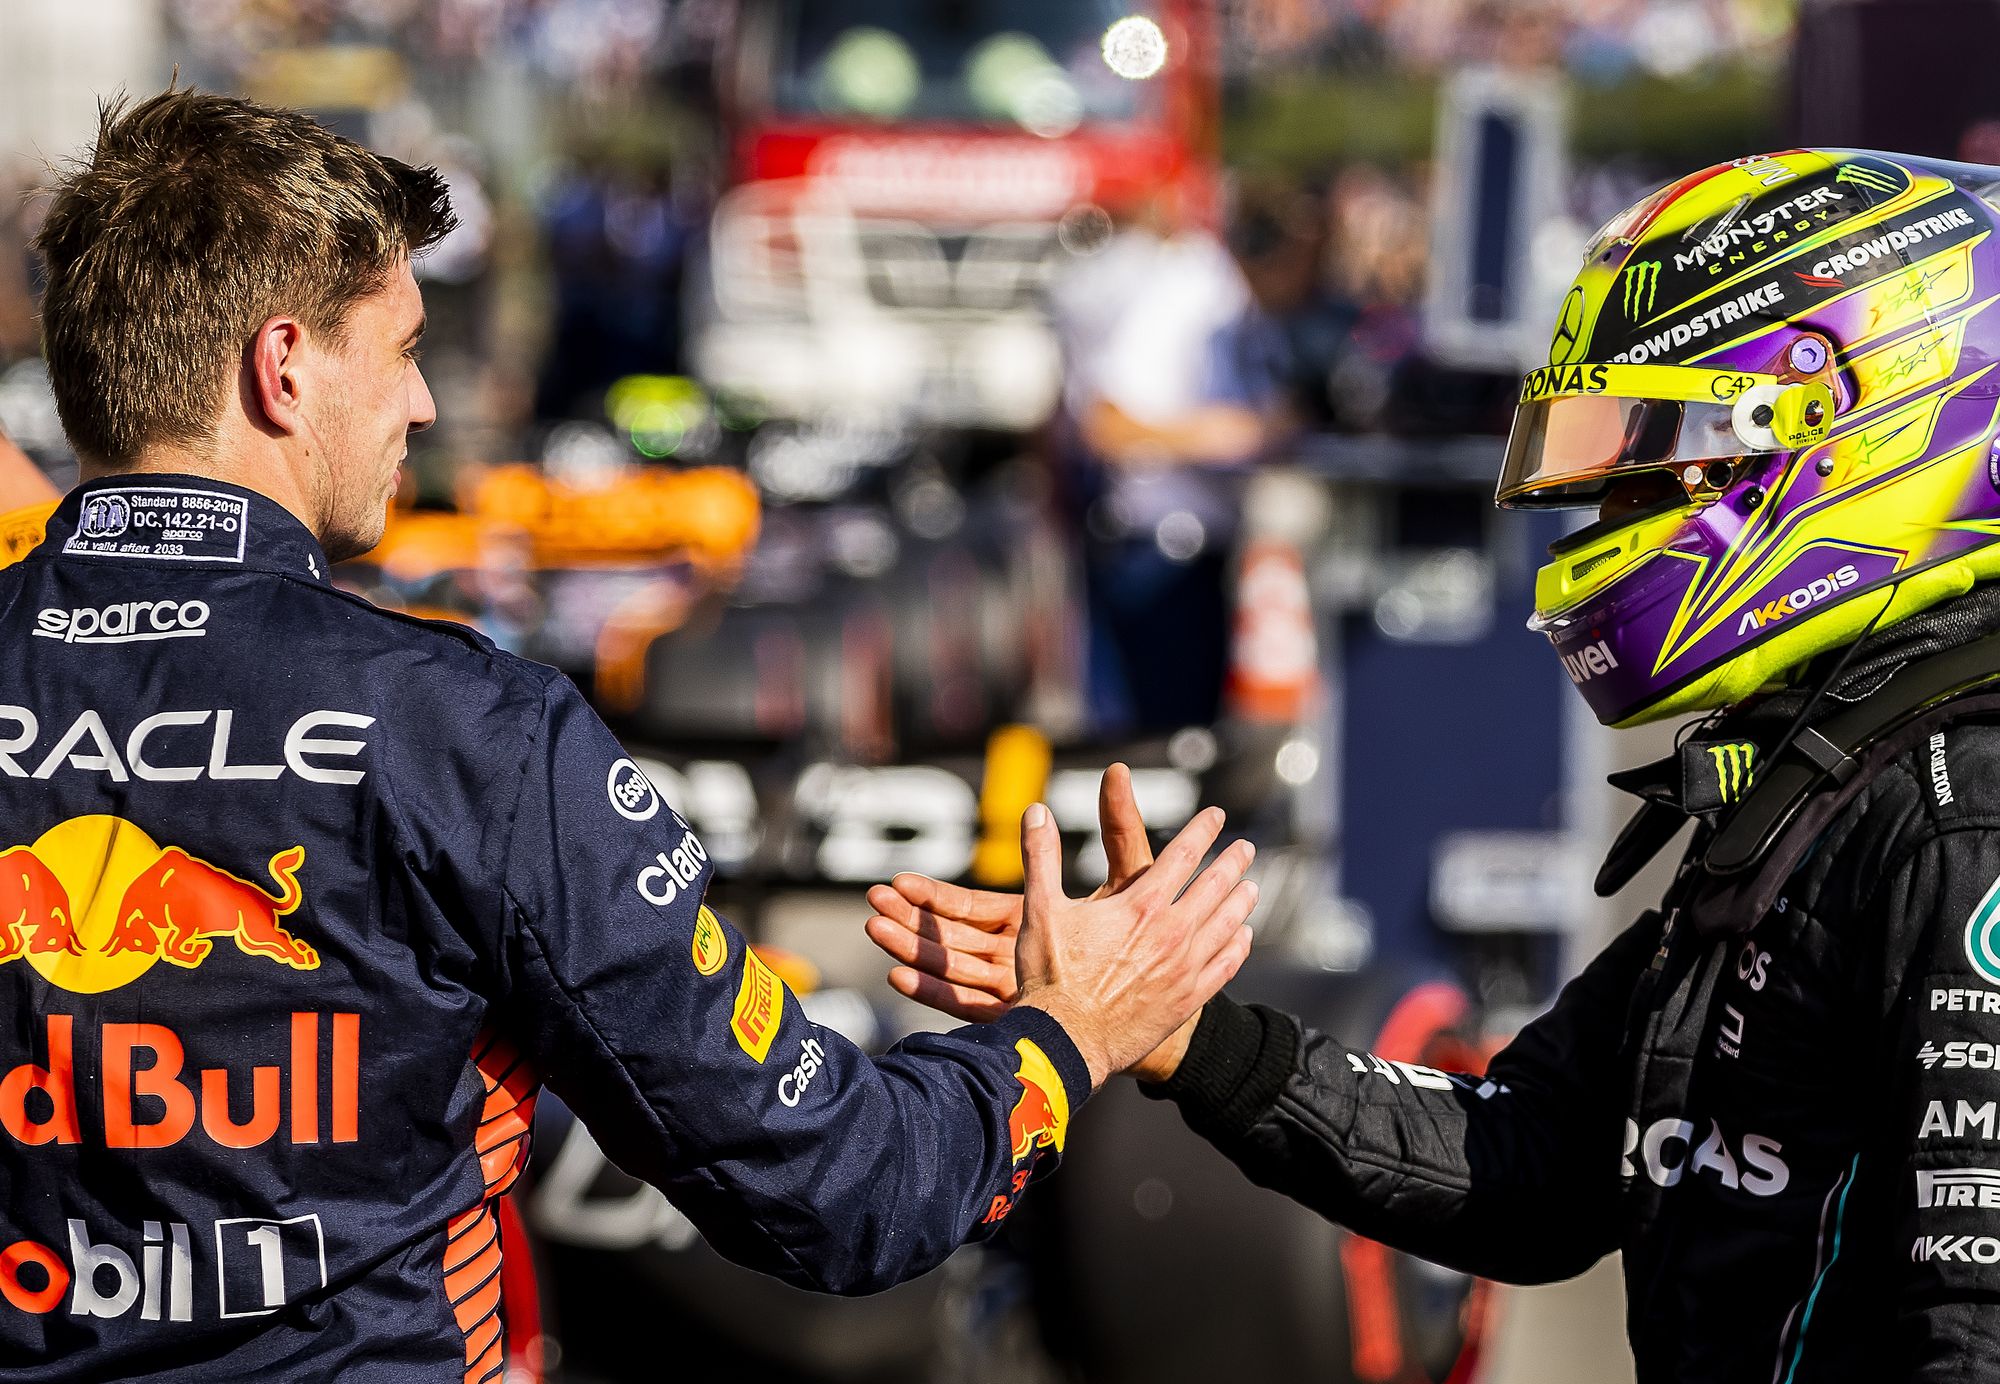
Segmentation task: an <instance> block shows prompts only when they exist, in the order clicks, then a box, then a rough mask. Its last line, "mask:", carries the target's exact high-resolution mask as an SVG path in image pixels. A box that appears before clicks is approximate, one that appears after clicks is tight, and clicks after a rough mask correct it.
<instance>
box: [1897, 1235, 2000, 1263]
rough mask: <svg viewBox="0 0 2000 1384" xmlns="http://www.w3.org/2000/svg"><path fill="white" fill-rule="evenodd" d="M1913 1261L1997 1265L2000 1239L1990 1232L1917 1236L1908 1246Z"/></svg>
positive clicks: (1999, 1257) (1999, 1253)
mask: <svg viewBox="0 0 2000 1384" xmlns="http://www.w3.org/2000/svg"><path fill="white" fill-rule="evenodd" d="M1910 1262H1911V1263H1913V1264H1946V1263H1950V1264H2000V1240H1996V1239H1994V1238H1993V1237H1992V1236H1991V1235H1919V1236H1918V1237H1917V1238H1916V1241H1915V1242H1914V1243H1913V1244H1911V1246H1910Z"/></svg>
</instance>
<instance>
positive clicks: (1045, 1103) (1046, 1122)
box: [980, 1038, 1069, 1225]
mask: <svg viewBox="0 0 2000 1384" xmlns="http://www.w3.org/2000/svg"><path fill="white" fill-rule="evenodd" d="M1014 1051H1015V1052H1016V1053H1018V1054H1019V1055H1020V1058H1021V1066H1020V1068H1019V1070H1017V1071H1016V1072H1015V1073H1014V1079H1015V1080H1016V1081H1018V1082H1020V1083H1021V1094H1020V1096H1019V1097H1018V1098H1017V1099H1016V1100H1015V1102H1014V1108H1013V1109H1012V1110H1011V1111H1009V1112H1008V1114H1007V1133H1008V1136H1009V1137H1010V1139H1011V1140H1012V1142H1013V1162H1014V1166H1015V1172H1014V1176H1013V1180H1012V1181H1011V1182H1010V1183H1009V1184H1008V1188H1007V1191H1006V1192H1004V1193H1002V1194H1001V1195H999V1196H996V1197H994V1198H993V1202H992V1204H991V1205H990V1206H988V1207H987V1208H986V1214H985V1215H984V1216H983V1217H981V1218H980V1219H981V1222H982V1223H983V1224H986V1225H991V1224H993V1223H994V1222H995V1221H1001V1220H1005V1219H1006V1218H1007V1213H1008V1212H1010V1211H1012V1210H1013V1209H1014V1201H1015V1199H1016V1198H1017V1197H1019V1196H1020V1195H1021V1193H1022V1192H1023V1191H1025V1190H1026V1189H1027V1186H1028V1179H1029V1178H1031V1177H1032V1176H1034V1171H1035V1168H1034V1164H1035V1162H1036V1161H1037V1160H1038V1159H1039V1158H1040V1157H1041V1154H1042V1153H1043V1151H1044V1150H1047V1149H1054V1150H1055V1151H1056V1152H1057V1153H1061V1152H1062V1146H1063V1140H1064V1139H1065V1138H1067V1137H1068V1135H1069V1092H1068V1091H1066V1090H1064V1089H1063V1083H1062V1076H1061V1075H1060V1074H1059V1073H1058V1072H1057V1071H1056V1064H1055V1063H1053V1062H1051V1061H1049V1058H1048V1054H1047V1053H1045V1052H1043V1051H1042V1050H1041V1048H1039V1047H1037V1046H1036V1045H1035V1044H1034V1043H1033V1042H1031V1041H1029V1040H1028V1039H1026V1038H1021V1039H1017V1040H1016V1041H1015V1043H1014ZM1023 1164H1026V1165H1027V1166H1025V1167H1023V1166H1022V1165H1023Z"/></svg>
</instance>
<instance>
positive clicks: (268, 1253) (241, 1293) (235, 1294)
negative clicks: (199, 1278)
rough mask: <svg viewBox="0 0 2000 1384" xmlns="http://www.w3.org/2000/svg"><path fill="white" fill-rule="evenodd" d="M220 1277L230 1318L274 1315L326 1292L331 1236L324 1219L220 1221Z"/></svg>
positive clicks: (225, 1311)
mask: <svg viewBox="0 0 2000 1384" xmlns="http://www.w3.org/2000/svg"><path fill="white" fill-rule="evenodd" d="M215 1276H216V1284H217V1287H218V1289H219V1290H220V1292H221V1294H222V1300H221V1305H220V1313H219V1314H220V1315H221V1316H224V1317H264V1316H269V1315H270V1314H271V1313H273V1312H276V1311H277V1310H278V1309H279V1308H281V1307H283V1306H284V1305H285V1304H286V1303H289V1302H295V1301H297V1300H298V1299H299V1298H300V1297H302V1296H304V1295H305V1294H306V1293H310V1292H317V1291H318V1290H320V1289H322V1288H324V1287H326V1233H325V1231H324V1230H322V1229H321V1227H320V1223H319V1217H318V1216H317V1215H310V1216H294V1217H292V1218H291V1219H290V1220H282V1221H280V1220H271V1219H268V1218H266V1217H262V1216H238V1217H235V1218H233V1219H230V1220H221V1221H217V1222H216V1223H215Z"/></svg>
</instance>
